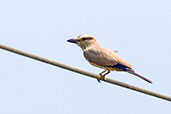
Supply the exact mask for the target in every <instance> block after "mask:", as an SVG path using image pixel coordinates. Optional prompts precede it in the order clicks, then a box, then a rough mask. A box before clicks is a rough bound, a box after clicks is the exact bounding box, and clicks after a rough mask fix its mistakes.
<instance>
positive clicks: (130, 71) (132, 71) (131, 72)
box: [127, 69, 152, 84]
mask: <svg viewBox="0 0 171 114" xmlns="http://www.w3.org/2000/svg"><path fill="white" fill-rule="evenodd" d="M127 72H128V73H130V74H133V75H135V76H137V77H139V78H141V79H143V80H145V81H147V82H148V83H151V84H152V81H150V80H149V79H147V78H145V77H143V76H141V75H139V74H137V73H136V72H135V71H134V70H132V69H131V70H128V71H127Z"/></svg>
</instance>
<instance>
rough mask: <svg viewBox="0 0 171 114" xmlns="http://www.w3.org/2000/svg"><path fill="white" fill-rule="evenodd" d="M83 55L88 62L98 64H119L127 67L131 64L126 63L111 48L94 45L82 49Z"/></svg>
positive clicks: (105, 65)
mask: <svg viewBox="0 0 171 114" xmlns="http://www.w3.org/2000/svg"><path fill="white" fill-rule="evenodd" d="M84 57H85V58H86V59H87V60H88V61H89V62H90V63H94V64H96V65H100V66H104V67H107V66H114V65H117V64H121V65H123V66H126V67H128V68H131V65H130V64H128V62H126V61H125V60H124V59H122V58H121V57H119V56H118V55H117V54H116V53H115V52H114V51H113V50H110V49H106V48H102V47H96V48H91V49H88V50H85V51H84Z"/></svg>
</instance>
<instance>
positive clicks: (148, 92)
mask: <svg viewBox="0 0 171 114" xmlns="http://www.w3.org/2000/svg"><path fill="white" fill-rule="evenodd" d="M0 48H1V49H3V50H6V51H10V52H12V53H16V54H19V55H22V56H25V57H28V58H32V59H35V60H38V61H41V62H44V63H47V64H50V65H53V66H56V67H60V68H63V69H66V70H70V71H73V72H76V73H79V74H83V75H85V76H89V77H91V78H95V79H98V80H103V79H102V78H101V77H100V76H99V75H96V74H93V73H89V72H86V71H83V70H80V69H77V68H73V67H70V66H67V65H64V64H61V63H58V62H55V61H52V60H48V59H45V58H43V57H39V56H36V55H32V54H29V53H26V52H23V51H20V50H17V49H14V48H11V47H7V46H5V45H1V44H0ZM103 81H105V82H108V83H111V84H114V85H117V86H121V87H124V88H127V89H131V90H134V91H137V92H140V93H144V94H147V95H151V96H154V97H157V98H160V99H163V100H167V101H171V97H169V96H165V95H162V94H159V93H155V92H152V91H149V90H145V89H141V88H138V87H135V86H132V85H129V84H125V83H123V82H119V81H115V80H112V79H109V78H106V80H103Z"/></svg>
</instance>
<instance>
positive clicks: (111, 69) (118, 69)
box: [89, 62, 123, 71]
mask: <svg viewBox="0 0 171 114" xmlns="http://www.w3.org/2000/svg"><path fill="white" fill-rule="evenodd" d="M89 63H90V64H91V65H93V66H95V67H99V68H103V69H107V70H110V71H123V69H121V68H111V67H107V66H101V65H97V64H95V63H93V62H89Z"/></svg>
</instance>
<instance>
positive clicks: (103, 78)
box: [97, 74, 106, 83]
mask: <svg viewBox="0 0 171 114" xmlns="http://www.w3.org/2000/svg"><path fill="white" fill-rule="evenodd" d="M99 75H100V76H101V79H102V80H106V78H105V76H104V75H102V74H99ZM97 81H98V82H99V83H101V82H100V79H99V78H97Z"/></svg>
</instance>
